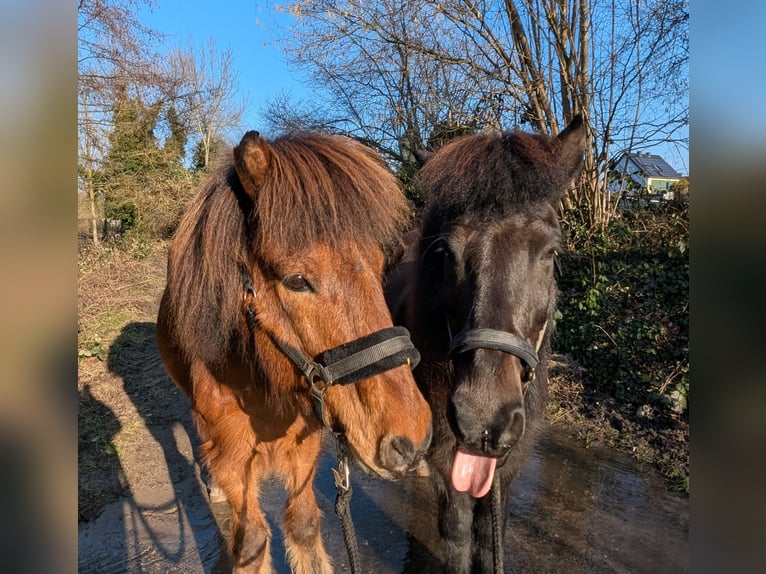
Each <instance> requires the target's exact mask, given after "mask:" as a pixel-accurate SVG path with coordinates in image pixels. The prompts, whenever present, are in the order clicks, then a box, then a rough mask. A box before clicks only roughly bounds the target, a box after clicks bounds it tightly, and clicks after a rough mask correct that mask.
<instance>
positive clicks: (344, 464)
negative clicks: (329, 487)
mask: <svg viewBox="0 0 766 574" xmlns="http://www.w3.org/2000/svg"><path fill="white" fill-rule="evenodd" d="M335 444H336V448H337V450H338V468H337V469H335V468H333V469H332V473H333V475H334V476H335V486H336V487H337V489H338V494H337V496H336V497H335V514H337V515H338V518H339V519H340V526H341V528H342V529H343V541H344V542H345V543H346V551H347V552H348V562H349V564H350V566H351V572H352V574H358V573H359V572H361V571H362V570H361V567H360V564H359V562H360V560H359V545H358V544H357V541H356V531H355V530H354V521H353V520H352V518H351V506H350V502H351V476H350V475H351V469H350V467H349V464H348V451H347V445H346V439H345V437H344V436H343V435H341V434H337V433H336V434H335Z"/></svg>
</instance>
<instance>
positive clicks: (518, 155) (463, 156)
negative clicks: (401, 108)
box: [416, 131, 572, 218]
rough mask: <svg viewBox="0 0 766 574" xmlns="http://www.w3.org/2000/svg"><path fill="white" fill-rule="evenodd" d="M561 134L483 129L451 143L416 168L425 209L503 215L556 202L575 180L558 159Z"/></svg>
mask: <svg viewBox="0 0 766 574" xmlns="http://www.w3.org/2000/svg"><path fill="white" fill-rule="evenodd" d="M562 145H563V144H562V142H561V140H559V139H558V138H555V137H549V136H544V135H537V134H528V133H523V132H517V131H506V132H485V133H481V134H473V135H467V136H462V137H460V138H457V139H455V140H452V141H451V142H448V143H447V144H445V145H444V147H442V148H441V149H440V150H439V153H437V154H435V155H433V157H432V158H431V159H429V160H428V161H427V162H426V163H425V165H424V166H423V168H422V169H421V170H420V171H419V172H418V176H417V179H416V185H417V186H418V188H419V189H420V190H421V191H422V192H423V193H424V195H425V196H426V197H425V199H426V211H427V212H429V211H438V212H440V213H444V212H451V213H454V212H455V211H456V210H459V211H460V212H462V213H468V214H473V215H476V216H478V217H480V218H486V217H496V216H500V217H504V216H506V215H508V214H509V213H511V212H513V211H519V210H521V209H522V208H524V207H525V206H531V205H534V204H537V203H539V202H542V201H554V200H556V201H557V200H558V198H559V197H560V196H561V193H562V191H563V189H562V187H563V188H565V187H566V185H567V184H568V183H569V179H570V178H571V175H572V174H571V173H570V172H569V166H566V165H562V164H561V163H560V162H557V156H558V152H559V151H560V150H561V147H562Z"/></svg>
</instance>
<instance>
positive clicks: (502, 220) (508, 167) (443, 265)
mask: <svg viewBox="0 0 766 574" xmlns="http://www.w3.org/2000/svg"><path fill="white" fill-rule="evenodd" d="M583 143H584V130H583V128H582V124H581V121H580V120H579V118H576V119H575V120H574V121H573V122H572V124H570V126H569V127H568V128H567V130H565V131H564V132H562V134H561V135H560V136H559V137H558V138H552V137H546V136H539V135H530V134H523V133H518V132H505V133H500V134H481V135H473V136H466V137H464V138H460V139H458V140H455V141H453V142H450V143H448V144H447V145H445V146H444V147H443V148H442V149H441V150H439V151H438V152H437V153H436V154H434V155H433V156H431V157H430V158H429V159H428V160H427V162H426V163H425V165H424V167H423V168H422V169H421V171H420V173H419V174H418V177H417V180H416V182H417V185H418V188H419V191H420V192H421V194H422V195H423V196H424V197H425V198H426V201H427V204H426V209H425V212H424V217H423V222H422V225H421V229H420V232H419V236H417V237H415V238H414V239H413V240H412V241H411V243H410V244H409V246H408V247H407V248H405V251H404V254H403V256H402V260H401V261H400V263H399V266H398V267H397V268H396V269H394V270H393V271H392V272H391V274H390V275H389V281H388V284H387V298H388V301H389V305H390V306H391V310H392V314H393V315H394V322H395V323H397V324H401V325H404V326H406V327H407V328H408V329H409V330H410V332H411V334H412V339H413V342H414V343H415V346H416V347H417V348H418V349H419V350H420V353H421V357H422V363H421V365H420V366H419V367H418V369H416V370H415V378H416V380H417V382H418V386H419V387H420V389H421V391H422V392H423V394H424V396H425V397H426V399H427V400H428V402H429V403H430V405H431V409H432V413H433V425H434V427H433V441H432V446H431V448H430V450H429V452H428V454H427V461H428V463H429V465H430V467H431V469H432V472H431V474H432V476H433V479H434V480H433V483H434V486H435V488H436V491H437V499H438V505H439V508H438V521H439V534H440V536H441V538H442V541H443V552H444V555H443V566H444V570H445V571H447V572H451V573H453V572H454V573H461V574H468V573H470V572H492V570H493V550H492V549H493V546H492V524H491V513H490V499H491V496H490V495H486V496H484V497H482V498H478V499H476V498H474V497H473V496H472V495H470V494H469V493H462V492H458V491H456V490H455V488H454V487H453V485H452V482H451V479H450V471H451V465H452V460H453V457H454V454H455V451H456V449H457V448H458V447H459V448H460V449H461V450H463V451H465V452H468V453H471V454H481V455H487V456H491V457H494V458H496V459H497V470H496V475H495V486H496V487H497V486H498V485H499V487H500V489H501V497H502V501H501V502H502V508H503V509H505V508H507V501H508V496H509V490H510V484H511V481H512V479H513V477H514V476H515V475H516V473H517V472H518V471H519V469H520V468H521V466H522V464H523V463H524V461H525V459H526V458H527V456H528V455H529V452H530V451H531V449H532V447H533V444H534V439H535V436H536V435H537V434H538V433H539V430H540V429H541V427H542V425H543V410H544V405H545V397H546V389H547V382H548V372H547V361H548V354H549V349H548V347H549V338H550V332H551V328H552V322H553V312H554V308H555V301H556V293H557V290H556V284H555V278H554V258H555V251H556V250H557V249H558V248H559V246H560V239H561V237H560V235H561V234H560V229H559V224H558V206H559V202H560V200H561V198H562V196H563V195H564V193H565V192H566V191H567V188H568V186H569V185H570V183H571V181H572V179H573V178H574V177H575V176H576V174H577V173H578V171H579V169H580V166H581V163H582V155H583ZM476 328H491V329H498V330H503V331H507V332H511V333H513V334H515V335H517V336H519V337H522V338H524V339H526V340H527V342H529V343H530V344H531V345H533V346H534V347H535V348H538V347H539V348H538V355H539V359H540V363H539V365H538V367H537V369H536V377H535V379H534V380H533V382H531V383H530V384H529V385H527V386H526V387H524V386H523V383H522V379H523V377H524V365H523V364H522V362H521V361H520V359H518V358H517V357H515V356H513V355H510V354H507V353H503V352H501V351H497V350H485V349H476V350H470V351H467V352H463V353H459V354H450V353H449V344H450V339H451V337H454V336H455V335H456V334H457V333H459V332H460V331H461V330H463V329H476ZM514 413H516V414H514ZM522 413H523V415H522ZM519 417H522V418H521V419H520V418H519ZM522 423H523V424H522ZM505 520H506V516H505V511H503V512H502V519H501V522H502V524H501V527H503V528H504V525H505Z"/></svg>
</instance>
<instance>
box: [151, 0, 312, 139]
mask: <svg viewBox="0 0 766 574" xmlns="http://www.w3.org/2000/svg"><path fill="white" fill-rule="evenodd" d="M138 17H139V19H140V20H141V22H142V23H143V24H144V25H145V26H147V27H149V28H151V29H153V30H155V31H157V32H160V33H162V34H165V35H166V37H165V39H164V41H163V45H161V46H158V50H159V51H160V52H164V51H166V50H171V49H174V48H185V47H187V46H188V44H189V42H190V41H191V42H193V43H194V45H195V46H197V47H200V46H202V45H203V44H204V43H205V42H206V41H207V40H208V38H213V39H214V40H215V43H216V47H217V48H218V50H220V51H223V50H226V49H230V50H231V53H232V59H233V63H234V66H235V68H236V71H237V74H238V77H239V84H240V88H241V92H242V96H243V97H244V98H245V100H246V103H247V105H246V107H245V117H244V119H243V124H244V125H243V128H244V129H256V130H257V129H263V120H262V119H261V117H260V110H261V108H262V106H263V105H264V104H265V102H266V101H268V100H269V99H271V98H273V97H274V96H277V95H279V94H280V93H283V92H284V93H292V94H295V95H300V94H302V93H303V92H304V91H305V90H306V87H305V86H304V83H303V80H304V79H305V76H303V75H301V74H300V73H299V72H298V71H295V70H290V69H288V66H287V62H286V59H285V57H284V56H283V55H282V53H281V52H280V51H279V48H278V46H277V44H276V38H277V29H276V28H277V26H278V25H289V22H290V18H291V16H289V15H288V14H284V13H281V12H278V11H277V10H274V9H273V8H271V7H269V4H267V3H266V2H256V1H254V0H219V1H218V2H215V3H213V2H200V1H198V0H158V2H157V4H156V5H155V6H153V7H151V8H144V9H143V10H141V11H140V12H139V13H138Z"/></svg>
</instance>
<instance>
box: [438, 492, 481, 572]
mask: <svg viewBox="0 0 766 574" xmlns="http://www.w3.org/2000/svg"><path fill="white" fill-rule="evenodd" d="M473 509H474V499H473V497H472V496H471V495H470V494H465V493H462V492H456V491H454V490H451V489H450V490H449V491H447V492H440V494H439V535H440V536H441V539H442V543H443V546H444V560H445V566H446V572H447V573H448V574H469V573H470V572H471V545H472V536H471V535H472V532H471V525H472V523H473Z"/></svg>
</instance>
